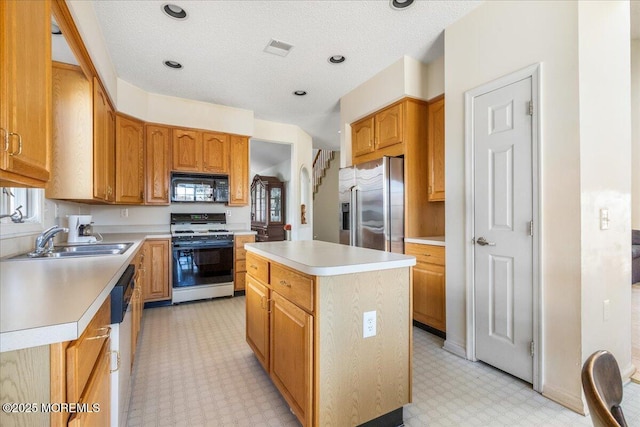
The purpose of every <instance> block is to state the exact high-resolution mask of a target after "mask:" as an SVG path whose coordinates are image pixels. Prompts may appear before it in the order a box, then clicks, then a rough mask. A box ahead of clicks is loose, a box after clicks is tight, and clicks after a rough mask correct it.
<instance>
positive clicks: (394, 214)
mask: <svg viewBox="0 0 640 427" xmlns="http://www.w3.org/2000/svg"><path fill="white" fill-rule="evenodd" d="M339 191H340V195H339V197H340V243H342V244H345V245H351V246H360V247H363V248H371V249H379V250H381V251H387V252H396V253H404V160H403V159H402V158H398V157H383V158H382V159H378V160H373V161H370V162H367V163H361V164H359V165H356V166H351V167H348V168H343V169H340V181H339Z"/></svg>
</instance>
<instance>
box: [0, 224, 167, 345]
mask: <svg viewBox="0 0 640 427" xmlns="http://www.w3.org/2000/svg"><path fill="white" fill-rule="evenodd" d="M169 237H171V236H170V235H169V234H166V233H164V234H152V233H149V234H129V233H127V234H106V235H104V242H105V243H115V242H133V245H132V246H131V247H130V248H129V249H128V250H127V251H126V252H125V253H124V254H122V255H107V256H96V257H78V258H63V259H37V260H34V259H28V260H24V259H23V260H16V261H12V260H6V259H5V260H2V261H0V352H5V351H11V350H18V349H22V348H29V347H36V346H41V345H47V344H53V343H57V342H62V341H70V340H74V339H77V338H78V337H79V336H80V335H82V332H84V330H85V328H86V327H87V325H88V324H89V322H90V321H91V319H92V318H93V316H94V315H95V314H96V312H97V311H98V309H99V308H100V306H101V305H102V303H103V302H104V301H105V300H106V298H108V297H109V294H110V293H111V290H112V289H113V287H114V286H115V284H116V283H117V281H118V279H119V278H120V276H121V275H122V273H123V272H124V270H125V269H126V267H127V266H128V265H129V264H130V262H131V261H132V259H133V257H134V255H135V254H136V252H137V251H138V249H139V247H140V245H141V244H142V243H143V242H144V240H145V239H146V238H169Z"/></svg>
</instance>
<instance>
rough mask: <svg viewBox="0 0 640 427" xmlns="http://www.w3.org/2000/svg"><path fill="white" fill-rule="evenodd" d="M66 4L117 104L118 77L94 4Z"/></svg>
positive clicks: (70, 1) (82, 0)
mask: <svg viewBox="0 0 640 427" xmlns="http://www.w3.org/2000/svg"><path fill="white" fill-rule="evenodd" d="M66 3H67V7H68V8H69V12H71V16H72V17H73V21H74V22H75V24H76V27H77V28H78V32H79V33H80V36H81V37H82V40H83V41H84V44H85V46H86V47H87V51H88V52H89V56H91V60H92V61H93V65H94V66H95V67H96V69H97V71H98V75H99V76H100V80H101V81H102V84H103V85H104V88H105V89H106V91H107V92H108V93H109V96H110V97H111V100H112V101H113V102H116V93H117V77H118V76H117V74H116V69H115V67H114V66H113V62H112V61H111V56H110V55H109V51H108V50H107V45H106V43H105V41H104V37H103V35H102V32H101V31H100V30H99V28H100V24H99V22H98V17H97V16H96V12H95V10H94V9H93V2H90V1H85V0H67V2H66Z"/></svg>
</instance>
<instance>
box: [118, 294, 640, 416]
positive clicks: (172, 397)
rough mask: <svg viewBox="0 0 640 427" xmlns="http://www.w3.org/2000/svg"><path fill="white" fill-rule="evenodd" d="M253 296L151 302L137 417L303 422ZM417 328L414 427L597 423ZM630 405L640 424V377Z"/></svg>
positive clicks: (137, 375)
mask: <svg viewBox="0 0 640 427" xmlns="http://www.w3.org/2000/svg"><path fill="white" fill-rule="evenodd" d="M244 324H245V318H244V297H236V298H230V299H229V298H227V299H217V300H210V301H204V302H197V303H190V304H182V305H177V306H171V307H161V308H154V309H148V310H145V311H144V317H143V331H142V336H141V342H140V345H139V347H138V356H137V359H136V362H135V370H134V375H133V382H132V395H131V396H132V397H131V401H130V406H129V413H128V426H130V427H137V426H251V427H254V426H297V425H299V424H298V423H297V420H296V419H295V417H294V416H293V415H292V414H291V413H290V412H289V408H288V406H287V404H286V403H285V401H284V400H283V399H282V398H281V397H280V395H279V393H278V391H277V390H276V388H275V387H274V386H273V385H272V384H271V381H270V380H269V378H268V377H267V375H266V374H265V372H264V371H263V370H262V367H261V366H260V365H259V364H258V362H257V361H256V359H255V358H254V357H253V353H252V352H251V350H250V349H249V347H248V345H247V344H246V342H245V339H244ZM441 347H442V339H440V338H438V337H435V336H433V335H431V334H429V333H427V332H425V331H423V330H421V329H417V328H414V359H413V363H414V365H413V366H414V370H413V374H414V377H413V400H414V402H413V403H412V404H410V405H407V406H405V408H404V421H405V425H406V426H503V425H504V426H507V425H508V426H589V425H591V423H590V420H589V418H587V417H583V416H581V415H578V414H576V413H574V412H572V411H570V410H568V409H565V408H563V407H562V406H560V405H558V404H556V403H554V402H552V401H550V400H548V399H546V398H544V397H543V396H541V395H540V394H538V393H536V392H534V391H533V390H532V389H531V386H530V385H528V384H526V383H524V382H522V381H520V380H517V379H514V378H513V377H511V376H509V375H507V374H504V373H502V372H501V371H498V370H496V369H494V368H492V367H490V366H488V365H485V364H482V363H472V362H469V361H467V360H464V359H462V358H460V357H457V356H454V355H453V354H451V353H448V352H447V351H444V350H442V348H441ZM622 407H623V408H624V411H625V416H626V418H627V422H628V424H629V425H630V426H634V425H636V426H640V385H639V384H633V383H630V384H628V385H627V386H626V387H625V389H624V401H623V402H622Z"/></svg>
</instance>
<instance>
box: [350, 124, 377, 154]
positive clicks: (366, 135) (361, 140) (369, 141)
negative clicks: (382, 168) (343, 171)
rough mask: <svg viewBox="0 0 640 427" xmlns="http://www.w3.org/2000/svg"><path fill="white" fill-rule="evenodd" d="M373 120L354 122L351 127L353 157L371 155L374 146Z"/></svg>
mask: <svg viewBox="0 0 640 427" xmlns="http://www.w3.org/2000/svg"><path fill="white" fill-rule="evenodd" d="M373 138H374V120H373V117H369V118H366V119H364V120H360V121H359V122H356V123H354V124H353V126H352V139H353V141H352V142H353V156H362V155H363V154H368V153H372V152H373V151H374V150H375V146H374V139H373Z"/></svg>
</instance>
